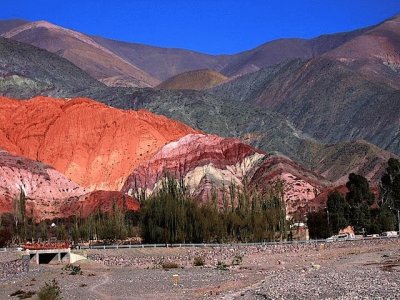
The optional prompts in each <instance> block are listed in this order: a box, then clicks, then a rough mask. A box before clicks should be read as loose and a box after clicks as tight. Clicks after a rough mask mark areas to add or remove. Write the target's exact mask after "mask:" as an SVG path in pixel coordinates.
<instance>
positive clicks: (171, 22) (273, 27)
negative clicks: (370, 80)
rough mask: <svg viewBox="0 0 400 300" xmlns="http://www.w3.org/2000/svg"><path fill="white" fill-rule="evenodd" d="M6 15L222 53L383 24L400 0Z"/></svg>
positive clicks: (36, 2) (224, 1) (137, 0)
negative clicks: (267, 43) (285, 39)
mask: <svg viewBox="0 0 400 300" xmlns="http://www.w3.org/2000/svg"><path fill="white" fill-rule="evenodd" d="M0 4H1V5H0V19H10V18H22V19H26V20H32V21H36V20H47V21H50V22H52V23H55V24H58V25H60V26H63V27H67V28H71V29H75V30H78V31H81V32H85V33H88V34H94V35H100V36H104V37H108V38H113V39H117V40H124V41H130V42H138V43H144V44H150V45H157V46H162V47H175V48H185V49H191V50H195V51H200V52H205V53H210V54H219V53H227V54H228V53H236V52H239V51H243V50H246V49H250V48H253V47H255V46H258V45H260V44H262V43H264V42H266V41H270V40H273V39H277V38H284V37H303V38H311V37H315V36H318V35H321V34H324V33H333V32H339V31H348V30H353V29H356V28H361V27H365V26H369V25H373V24H376V23H378V22H381V21H383V20H384V19H386V18H389V17H391V16H393V15H395V14H398V13H400V0H329V1H328V0H309V1H302V0H297V1H285V0H280V1H275V0H274V1H268V0H264V1H258V0H256V1H251V0H248V1H244V0H198V1H194V0H169V1H168V0H153V1H151V0H131V1H129V0H113V1H111V0H110V1H108V0H88V1H85V0H80V1H75V0H63V1H58V0H53V1H48V0H0Z"/></svg>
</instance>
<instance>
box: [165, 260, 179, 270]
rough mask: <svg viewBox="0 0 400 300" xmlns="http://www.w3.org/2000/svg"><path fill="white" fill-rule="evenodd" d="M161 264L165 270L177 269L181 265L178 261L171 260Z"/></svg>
mask: <svg viewBox="0 0 400 300" xmlns="http://www.w3.org/2000/svg"><path fill="white" fill-rule="evenodd" d="M161 266H162V268H163V269H165V270H168V269H177V268H179V265H178V264H177V263H175V262H171V261H168V262H163V263H162V265H161Z"/></svg>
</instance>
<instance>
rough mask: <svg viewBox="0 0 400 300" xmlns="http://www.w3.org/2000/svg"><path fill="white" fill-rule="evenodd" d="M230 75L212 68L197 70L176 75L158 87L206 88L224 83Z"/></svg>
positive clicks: (172, 88)
mask: <svg viewBox="0 0 400 300" xmlns="http://www.w3.org/2000/svg"><path fill="white" fill-rule="evenodd" d="M227 80H228V77H226V76H224V75H222V74H221V73H218V72H215V71H212V70H207V69H205V70H195V71H189V72H185V73H181V74H178V75H175V76H173V77H171V78H168V79H167V80H165V81H163V82H162V83H161V84H159V85H158V86H157V88H158V89H169V90H205V89H209V88H212V87H214V86H216V85H219V84H221V83H224V82H226V81H227Z"/></svg>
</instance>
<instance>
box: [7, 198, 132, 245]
mask: <svg viewBox="0 0 400 300" xmlns="http://www.w3.org/2000/svg"><path fill="white" fill-rule="evenodd" d="M21 198H23V197H21ZM17 200H18V201H17ZM15 203H18V205H16V207H17V210H14V213H13V214H3V215H0V233H1V235H0V247H2V246H5V245H7V244H9V243H13V244H15V243H24V242H26V241H37V240H42V241H47V240H50V239H56V240H59V241H68V240H72V241H74V242H81V241H88V240H94V239H100V240H103V241H105V242H110V243H112V242H115V241H116V240H121V239H126V238H127V237H131V236H137V235H138V234H139V232H138V225H139V215H138V214H137V213H134V212H131V211H127V210H126V209H123V208H119V207H117V206H116V205H115V204H114V205H113V207H112V211H111V212H110V213H109V214H104V213H101V212H100V211H97V212H96V213H94V214H92V215H90V216H89V217H87V218H80V217H78V216H76V217H75V218H70V219H55V220H45V221H42V222H39V223H37V222H35V219H34V218H32V217H30V216H31V215H32V214H31V213H30V214H29V217H27V216H26V214H25V218H21V210H23V206H22V205H21V204H20V203H21V202H20V201H19V199H16V202H15ZM52 223H54V225H55V226H51V225H52Z"/></svg>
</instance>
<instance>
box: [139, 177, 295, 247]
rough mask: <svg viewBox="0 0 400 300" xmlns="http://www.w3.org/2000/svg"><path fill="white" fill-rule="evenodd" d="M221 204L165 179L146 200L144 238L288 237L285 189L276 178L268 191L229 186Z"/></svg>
mask: <svg viewBox="0 0 400 300" xmlns="http://www.w3.org/2000/svg"><path fill="white" fill-rule="evenodd" d="M222 205H223V207H222V208H218V206H217V199H216V198H215V197H214V198H213V199H212V200H211V201H208V202H207V203H205V204H198V202H197V201H195V200H194V199H192V197H191V196H190V195H189V193H188V191H187V190H186V188H185V187H184V186H183V185H182V184H181V183H179V182H176V181H175V180H173V179H170V178H166V179H165V180H164V181H163V184H162V187H161V188H160V189H159V190H158V191H157V192H155V193H154V194H152V196H150V197H149V198H147V199H146V200H144V201H142V209H141V211H142V223H141V227H142V228H141V229H142V237H143V239H144V241H145V242H147V243H203V242H231V241H237V242H251V241H258V242H259V241H265V240H267V241H271V240H272V241H273V240H275V239H283V238H286V234H287V224H286V214H285V206H284V202H283V188H282V185H281V184H280V183H279V182H278V183H276V184H275V185H274V186H271V187H270V189H268V191H267V192H265V193H262V192H260V191H257V190H254V189H250V188H246V187H245V188H244V189H243V190H239V189H236V187H234V186H231V187H230V188H229V199H228V196H226V197H224V199H222Z"/></svg>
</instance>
